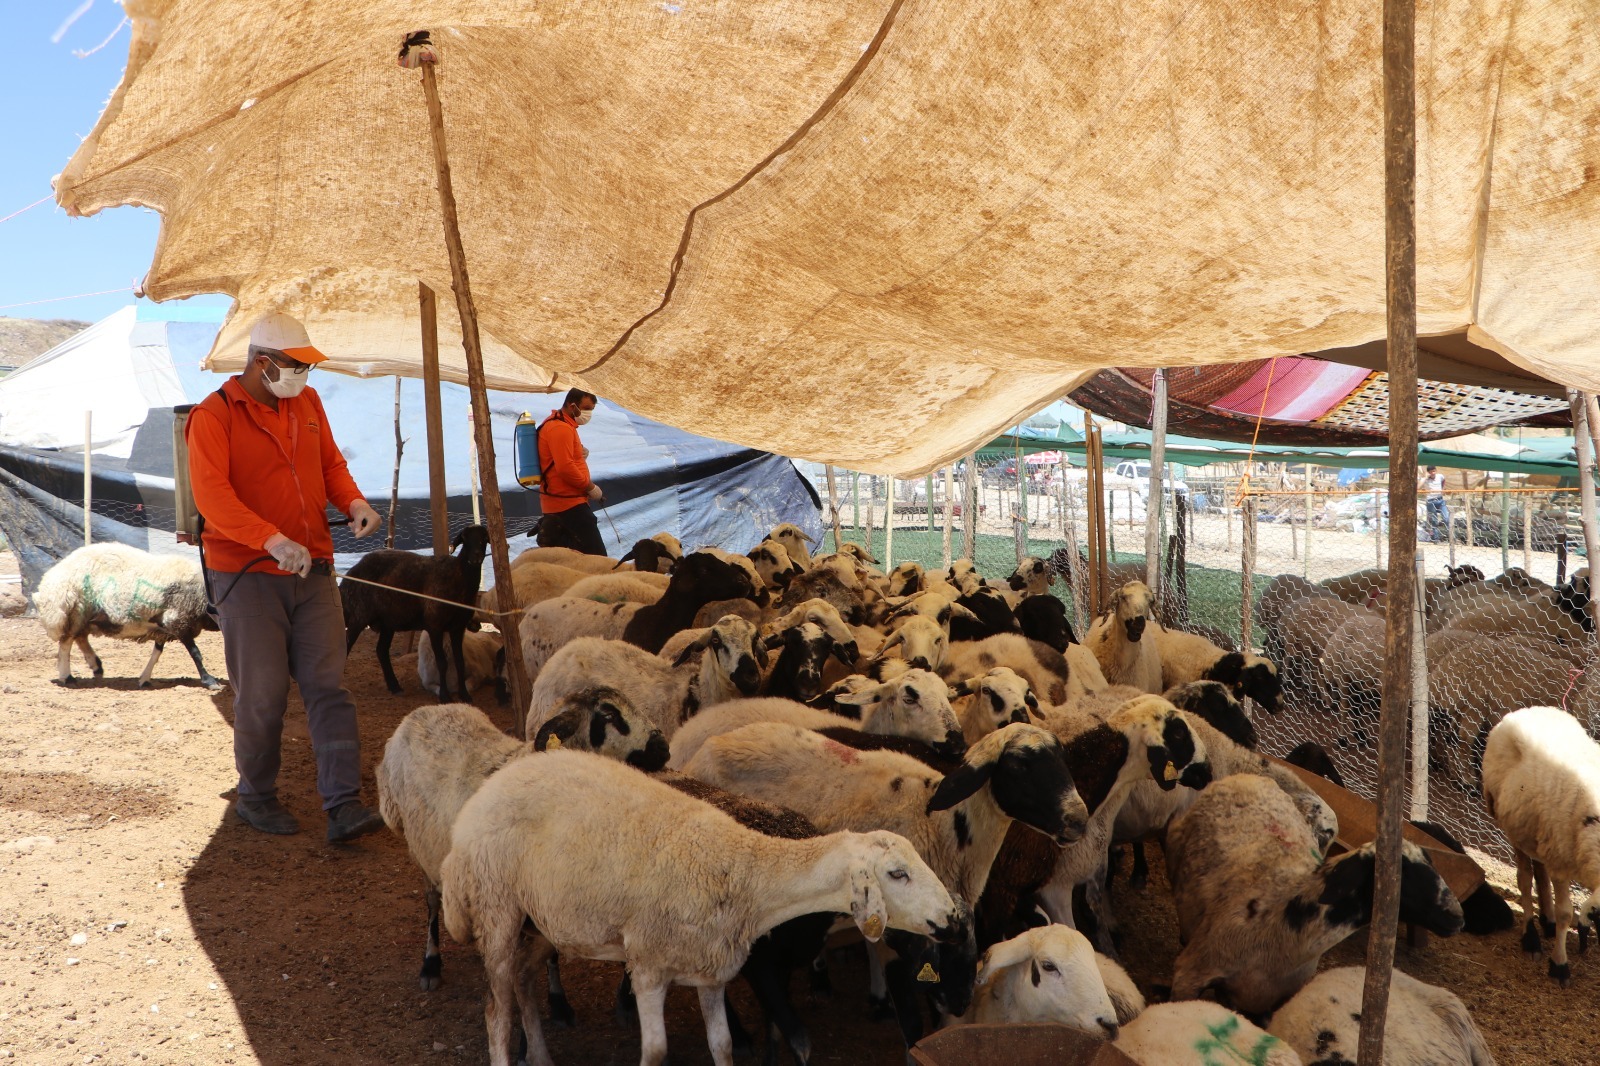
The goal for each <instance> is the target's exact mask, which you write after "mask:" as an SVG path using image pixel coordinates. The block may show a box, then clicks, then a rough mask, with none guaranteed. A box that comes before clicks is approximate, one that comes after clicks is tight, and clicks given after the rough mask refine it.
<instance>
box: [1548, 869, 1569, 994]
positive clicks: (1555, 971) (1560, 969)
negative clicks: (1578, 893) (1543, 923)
mask: <svg viewBox="0 0 1600 1066" xmlns="http://www.w3.org/2000/svg"><path fill="white" fill-rule="evenodd" d="M1555 889H1556V899H1555V904H1556V911H1555V914H1556V940H1555V943H1554V944H1552V945H1551V947H1550V976H1551V977H1552V978H1553V979H1554V980H1555V982H1556V984H1558V985H1560V986H1561V987H1562V988H1566V987H1567V985H1569V984H1571V983H1572V966H1571V964H1570V963H1568V962H1567V930H1568V929H1571V928H1572V886H1571V885H1570V884H1569V883H1568V882H1567V879H1566V878H1565V877H1558V878H1556V881H1555Z"/></svg>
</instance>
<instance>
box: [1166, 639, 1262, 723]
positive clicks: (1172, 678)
mask: <svg viewBox="0 0 1600 1066" xmlns="http://www.w3.org/2000/svg"><path fill="white" fill-rule="evenodd" d="M1147 634H1148V635H1153V636H1154V637H1155V642H1156V650H1157V653H1158V654H1159V655H1160V656H1161V685H1162V691H1163V692H1165V691H1166V690H1167V689H1169V688H1172V687H1173V686H1174V685H1188V684H1192V683H1193V682H1196V681H1220V682H1222V683H1223V684H1224V685H1227V686H1228V687H1229V688H1230V689H1232V690H1233V694H1234V697H1235V698H1236V699H1237V698H1242V697H1244V696H1249V697H1250V698H1251V699H1253V700H1255V701H1256V702H1257V703H1259V704H1261V706H1262V707H1264V708H1266V709H1267V710H1268V711H1273V712H1276V711H1277V710H1278V707H1279V703H1278V697H1279V695H1280V694H1281V693H1282V691H1283V684H1282V682H1281V681H1280V680H1279V679H1278V668H1277V666H1276V665H1274V664H1273V662H1272V660H1271V659H1266V658H1263V657H1262V656H1260V655H1256V654H1253V653H1249V654H1247V653H1245V652H1238V651H1228V650H1227V649H1225V648H1219V647H1217V646H1216V645H1215V644H1213V643H1211V641H1209V640H1207V639H1206V638H1205V637H1202V636H1200V635H1199V634H1197V633H1185V632H1183V631H1182V630H1180V629H1168V628H1167V627H1166V626H1163V625H1160V624H1158V623H1156V622H1153V621H1152V622H1151V623H1150V624H1149V627H1148V630H1147Z"/></svg>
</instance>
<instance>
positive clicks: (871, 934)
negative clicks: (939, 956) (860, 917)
mask: <svg viewBox="0 0 1600 1066" xmlns="http://www.w3.org/2000/svg"><path fill="white" fill-rule="evenodd" d="M862 932H864V933H866V935H867V939H868V940H876V939H878V938H879V937H881V936H882V935H883V918H882V917H880V916H879V915H876V914H873V915H869V916H868V917H867V924H866V926H865V928H864V929H863V930H862ZM924 965H926V964H924Z"/></svg>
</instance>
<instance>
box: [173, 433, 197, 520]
mask: <svg viewBox="0 0 1600 1066" xmlns="http://www.w3.org/2000/svg"><path fill="white" fill-rule="evenodd" d="M194 407H195V405H194V404H192V403H186V404H179V405H178V406H177V407H174V408H173V409H172V506H173V508H174V510H176V511H177V520H176V522H175V523H174V526H175V532H176V533H177V534H178V543H179V544H199V543H200V513H199V511H197V510H196V509H195V505H194V488H193V486H191V485H190V484H189V442H188V441H187V440H185V439H184V435H183V434H184V429H185V427H187V426H188V425H189V412H191V411H193V410H194Z"/></svg>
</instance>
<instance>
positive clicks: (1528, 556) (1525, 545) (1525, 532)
mask: <svg viewBox="0 0 1600 1066" xmlns="http://www.w3.org/2000/svg"><path fill="white" fill-rule="evenodd" d="M1522 569H1524V570H1526V571H1527V572H1528V573H1530V574H1531V573H1533V497H1532V496H1524V497H1522Z"/></svg>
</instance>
